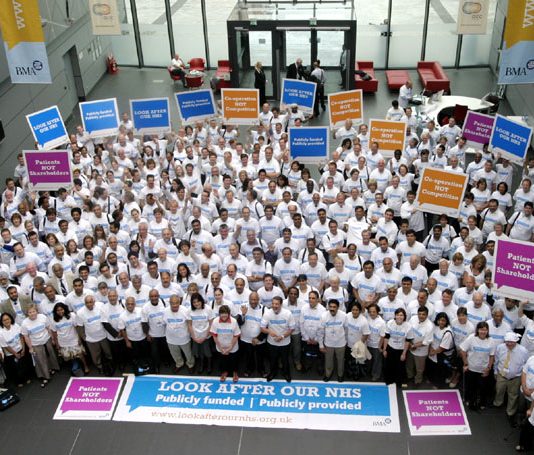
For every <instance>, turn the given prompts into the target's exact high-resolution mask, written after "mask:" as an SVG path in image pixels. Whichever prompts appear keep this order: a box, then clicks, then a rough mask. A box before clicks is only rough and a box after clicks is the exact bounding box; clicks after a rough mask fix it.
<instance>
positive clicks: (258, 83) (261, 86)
mask: <svg viewBox="0 0 534 455" xmlns="http://www.w3.org/2000/svg"><path fill="white" fill-rule="evenodd" d="M265 84H267V79H266V77H265V71H263V65H262V64H261V62H257V63H256V66H255V67H254V88H257V89H258V90H259V91H260V106H263V104H264V103H265V102H266V98H265Z"/></svg>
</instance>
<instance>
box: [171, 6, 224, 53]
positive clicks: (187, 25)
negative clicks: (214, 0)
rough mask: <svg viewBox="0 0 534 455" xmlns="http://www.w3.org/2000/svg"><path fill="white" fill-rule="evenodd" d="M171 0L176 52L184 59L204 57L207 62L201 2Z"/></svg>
mask: <svg viewBox="0 0 534 455" xmlns="http://www.w3.org/2000/svg"><path fill="white" fill-rule="evenodd" d="M170 1H171V14H172V30H173V35H174V48H175V50H176V52H177V53H178V54H180V56H181V57H182V58H183V59H184V61H187V62H188V61H189V60H191V59H192V58H203V59H204V62H205V61H206V48H205V47H204V29H203V27H202V7H201V2H200V1H199V0H190V1H186V2H184V1H183V0H170ZM225 28H226V25H225ZM227 45H228V44H226V46H227Z"/></svg>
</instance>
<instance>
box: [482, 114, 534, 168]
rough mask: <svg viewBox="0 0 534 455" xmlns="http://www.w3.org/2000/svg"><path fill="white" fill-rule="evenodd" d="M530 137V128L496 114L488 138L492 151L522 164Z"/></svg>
mask: <svg viewBox="0 0 534 455" xmlns="http://www.w3.org/2000/svg"><path fill="white" fill-rule="evenodd" d="M531 138H532V128H530V127H528V126H526V125H522V124H521V123H517V122H514V121H512V120H510V119H508V118H506V117H503V116H502V115H499V114H497V115H496V117H495V124H494V126H493V133H492V135H491V139H490V145H491V146H492V147H493V152H497V153H500V154H501V156H502V157H503V158H506V159H508V160H510V161H514V162H516V163H518V164H521V165H522V164H523V161H524V160H525V156H526V154H527V150H528V146H529V144H530V139H531Z"/></svg>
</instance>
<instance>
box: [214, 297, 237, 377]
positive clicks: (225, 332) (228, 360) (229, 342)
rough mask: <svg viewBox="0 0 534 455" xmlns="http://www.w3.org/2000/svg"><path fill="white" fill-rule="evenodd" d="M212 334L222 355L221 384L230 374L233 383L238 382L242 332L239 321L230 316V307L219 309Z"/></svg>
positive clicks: (223, 306)
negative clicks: (239, 342)
mask: <svg viewBox="0 0 534 455" xmlns="http://www.w3.org/2000/svg"><path fill="white" fill-rule="evenodd" d="M210 333H211V335H212V336H213V340H214V341H215V348H216V349H217V352H218V353H219V354H220V364H219V366H220V368H221V370H222V372H221V382H224V381H226V378H227V377H228V374H229V373H232V374H233V381H234V382H237V381H238V380H239V377H238V375H237V364H238V361H237V360H238V353H237V351H238V349H239V344H238V340H239V335H240V334H241V330H240V329H239V325H238V323H237V321H236V320H235V319H234V318H233V317H232V316H230V308H229V307H228V305H222V306H221V307H220V308H219V316H218V317H216V318H215V319H214V320H213V322H212V324H211V327H210Z"/></svg>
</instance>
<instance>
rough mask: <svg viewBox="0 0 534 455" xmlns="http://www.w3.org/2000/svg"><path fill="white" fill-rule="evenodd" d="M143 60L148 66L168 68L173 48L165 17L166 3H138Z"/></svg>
mask: <svg viewBox="0 0 534 455" xmlns="http://www.w3.org/2000/svg"><path fill="white" fill-rule="evenodd" d="M136 7H137V20H138V21H139V33H140V35H141V47H142V50H143V60H144V61H145V65H148V66H168V65H169V64H170V62H171V48H170V45H169V33H168V29H167V16H166V15H165V2H164V1H163V0H161V1H159V2H145V1H138V2H136Z"/></svg>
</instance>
